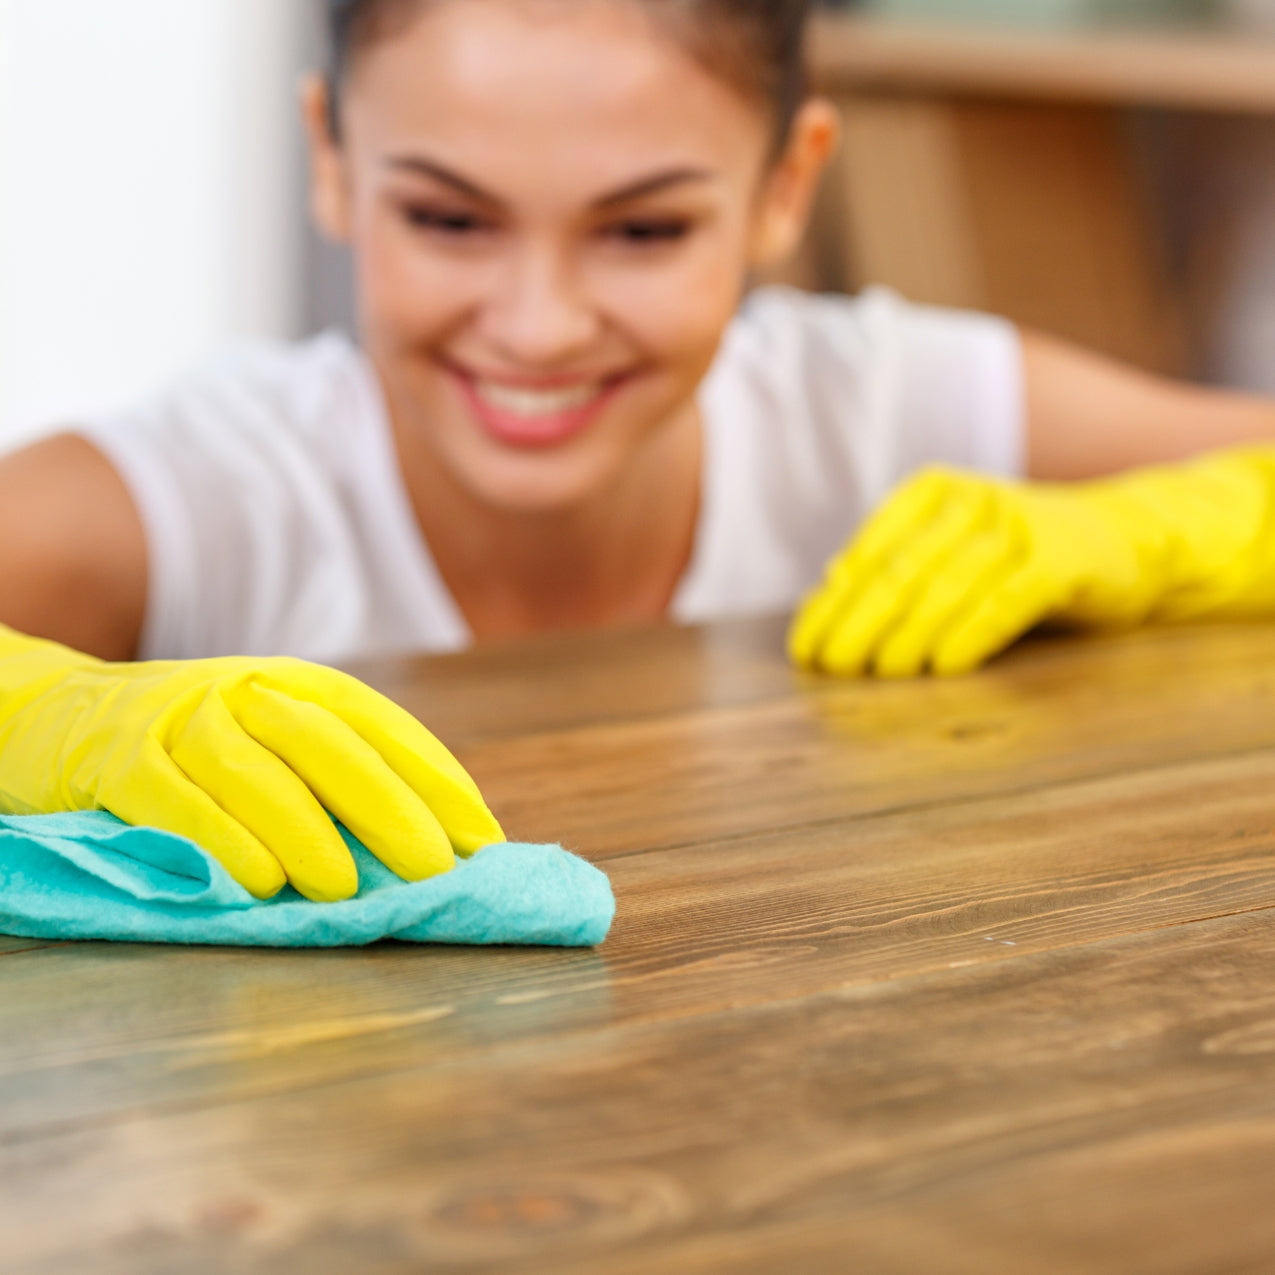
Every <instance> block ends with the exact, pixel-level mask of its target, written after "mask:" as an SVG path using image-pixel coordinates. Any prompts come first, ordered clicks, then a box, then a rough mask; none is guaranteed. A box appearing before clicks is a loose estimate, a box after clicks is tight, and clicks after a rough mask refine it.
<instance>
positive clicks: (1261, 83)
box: [811, 14, 1275, 115]
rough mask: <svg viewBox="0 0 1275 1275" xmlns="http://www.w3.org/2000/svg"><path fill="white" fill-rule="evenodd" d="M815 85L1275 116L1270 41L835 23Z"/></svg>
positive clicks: (1231, 32)
mask: <svg viewBox="0 0 1275 1275" xmlns="http://www.w3.org/2000/svg"><path fill="white" fill-rule="evenodd" d="M811 55H812V61H813V64H814V72H815V77H816V80H817V81H818V82H819V83H820V85H821V86H822V87H824V88H826V89H829V90H831V91H835V92H865V91H868V92H876V93H879V92H893V93H905V94H908V95H911V96H915V95H923V96H924V95H930V96H938V97H948V96H957V97H969V96H972V97H980V98H1010V99H1014V100H1023V101H1038V100H1039V101H1053V102H1067V103H1073V104H1079V105H1086V104H1088V105H1115V106H1143V107H1154V108H1168V109H1178V110H1192V111H1221V112H1231V113H1238V114H1256V115H1271V114H1275V31H1270V30H1265V31H1255V30H1251V29H1245V28H1243V27H1239V26H1233V27H1225V26H1221V25H1218V26H1215V27H1207V28H1203V29H1200V28H1186V29H1181V28H1179V29H1173V28H1168V29H1165V28H1161V27H1151V28H1144V29H1136V28H1135V29H1121V28H1111V27H1079V28H1076V29H1070V30H1068V29H1062V30H1058V29H1053V30H1050V29H1040V28H1031V27H1015V26H1004V25H1000V26H998V25H988V24H978V23H964V24H955V23H951V22H948V23H942V22H933V21H902V20H899V19H892V18H881V17H870V16H849V15H845V14H830V15H825V16H823V17H821V18H820V19H818V20H817V21H816V22H815V24H814V27H813V33H812V38H811Z"/></svg>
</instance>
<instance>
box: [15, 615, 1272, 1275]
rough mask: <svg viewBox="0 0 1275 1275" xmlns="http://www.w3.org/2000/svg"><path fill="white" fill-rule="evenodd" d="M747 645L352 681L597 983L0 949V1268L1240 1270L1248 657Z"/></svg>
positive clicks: (1070, 644) (486, 961)
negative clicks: (577, 858)
mask: <svg viewBox="0 0 1275 1275" xmlns="http://www.w3.org/2000/svg"><path fill="white" fill-rule="evenodd" d="M780 633H781V628H780V626H779V625H778V624H774V623H769V622H766V623H753V624H742V625H725V626H719V627H716V628H713V629H709V630H704V631H699V632H689V633H688V632H686V631H680V630H675V629H662V630H652V631H649V632H643V633H636V632H634V633H616V634H611V635H606V636H595V637H593V638H589V639H554V640H550V641H546V642H541V643H536V644H533V645H530V646H526V647H522V648H514V647H508V648H493V649H490V650H486V651H479V652H474V653H471V654H470V655H467V656H463V657H455V658H450V659H446V660H440V661H426V662H423V663H420V662H415V661H395V662H391V663H387V664H384V665H380V666H377V667H375V668H367V669H364V670H361V671H363V672H364V673H365V675H367V676H368V677H370V678H371V679H372V680H373V681H376V682H377V683H378V684H379V685H381V686H382V687H384V688H387V689H390V690H391V691H393V693H394V694H395V695H396V696H397V697H398V698H400V699H401V700H402V701H403V702H405V703H407V704H408V705H409V706H410V707H411V708H412V709H413V711H416V712H417V713H419V714H420V715H421V716H422V718H423V719H424V720H426V721H427V722H430V723H431V724H434V725H439V724H440V723H441V724H442V726H443V727H445V731H444V734H445V736H447V735H450V736H451V737H452V738H453V740H454V741H458V747H459V751H460V752H461V755H462V756H464V757H465V758H466V760H467V761H468V762H469V763H470V764H471V765H472V766H473V768H474V770H475V773H476V774H478V776H479V778H480V780H481V782H482V783H483V785H484V787H485V788H487V790H488V791H489V793H492V794H495V795H496V796H497V798H498V800H497V804H498V806H499V807H500V808H501V813H502V815H504V816H505V817H506V818H507V819H509V822H510V826H511V830H513V828H514V826H515V825H516V827H517V830H518V831H525V830H531V831H535V830H536V829H538V828H547V827H548V826H549V825H550V824H552V826H553V827H554V828H555V829H557V830H559V831H560V832H562V833H563V835H569V836H575V835H578V836H579V837H580V839H581V840H580V844H584V845H585V846H586V848H588V850H589V852H590V853H592V854H595V855H596V856H597V857H599V858H601V859H604V860H605V863H606V868H607V870H608V872H609V873H610V875H611V877H612V881H613V884H614V886H615V890H616V894H617V899H618V902H619V913H618V917H617V922H616V926H615V929H614V931H613V935H612V937H611V938H610V939H609V940H608V942H607V943H606V944H605V945H604V946H603V947H602V948H600V949H598V950H595V951H574V952H573V951H540V950H519V949H497V950H478V951H468V950H459V949H445V948H421V947H414V946H410V945H393V944H384V945H378V946H376V947H373V948H370V949H365V950H359V951H345V952H340V951H337V952H309V953H306V952H261V951H248V950H231V949H196V950H187V949H167V948H163V947H146V946H140V945H122V944H121V945H106V944H62V945H55V946H47V947H34V946H32V947H24V945H22V944H20V943H13V944H7V943H6V944H4V945H0V956H3V958H4V959H0V1237H2V1239H3V1244H0V1271H3V1272H6V1275H7V1272H10V1271H13V1272H21V1273H22V1275H35V1273H37V1272H38V1273H41V1275H44V1273H50V1275H51V1273H53V1272H59V1273H60V1272H64V1271H67V1270H74V1271H76V1272H87V1273H89V1275H98V1273H99V1272H125V1271H127V1272H130V1273H133V1272H155V1273H156V1275H158V1273H160V1272H163V1273H164V1275H168V1273H169V1272H172V1271H174V1270H180V1271H182V1272H193V1273H195V1275H198V1273H200V1272H223V1271H225V1272H230V1271H234V1272H241V1271H242V1272H254V1271H262V1272H264V1271H267V1270H280V1269H304V1270H306V1271H307V1272H315V1273H317V1275H324V1273H325V1272H338V1271H339V1272H346V1271H351V1270H357V1271H360V1272H369V1273H370V1275H380V1273H381V1272H398V1271H404V1272H406V1271H418V1270H421V1269H430V1270H450V1269H456V1270H466V1271H496V1270H499V1271H508V1270H545V1271H555V1272H557V1271H561V1272H565V1273H567V1275H571V1273H572V1272H585V1271H593V1270H599V1269H605V1270H606V1271H608V1272H612V1271H615V1272H639V1271H642V1272H645V1271H649V1270H652V1269H662V1270H667V1271H668V1272H670V1275H676V1273H678V1272H689V1271H703V1272H709V1271H713V1272H716V1271H734V1270H738V1271H757V1272H762V1271H767V1272H769V1271H775V1270H801V1271H821V1270H830V1271H841V1270H845V1269H863V1270H873V1271H900V1272H902V1271H915V1270H918V1269H923V1270H926V1271H937V1272H944V1271H952V1272H965V1271H969V1272H974V1271H979V1272H983V1271H988V1270H1002V1269H1024V1270H1032V1271H1036V1270H1040V1271H1042V1272H1046V1275H1051V1273H1053V1272H1065V1271H1066V1272H1070V1271H1086V1272H1088V1271H1094V1272H1099V1273H1105V1272H1111V1273H1112V1275H1116V1272H1122V1273H1123V1272H1126V1271H1127V1272H1142V1271H1146V1272H1152V1271H1156V1272H1159V1271H1182V1272H1187V1271H1192V1272H1194V1271H1199V1272H1213V1271H1218V1270H1253V1271H1261V1270H1266V1269H1271V1268H1272V1267H1275V1223H1272V1222H1271V1221H1270V1220H1269V1219H1270V1217H1271V1216H1275V1215H1272V1213H1271V1210H1270V1209H1269V1202H1268V1200H1267V1196H1268V1194H1269V1191H1268V1189H1267V1187H1268V1183H1269V1181H1270V1176H1271V1173H1272V1170H1275V1096H1273V1095H1275V1061H1273V1059H1275V1026H1273V1024H1275V976H1273V975H1272V973H1271V971H1272V969H1275V965H1273V963H1272V958H1273V957H1275V928H1273V927H1272V924H1271V922H1272V919H1275V801H1272V796H1271V794H1272V792H1275V717H1273V715H1272V713H1271V705H1272V701H1273V699H1275V668H1272V667H1271V659H1270V652H1271V651H1272V649H1273V645H1272V643H1273V639H1275V627H1272V626H1262V625H1253V626H1235V627H1227V628H1197V629H1186V628H1183V629H1164V630H1156V631H1148V632H1143V633H1138V634H1130V635H1126V636H1123V637H1119V638H1101V639H1097V638H1095V639H1088V640H1084V641H1080V640H1075V639H1051V640H1039V641H1034V642H1031V643H1027V644H1024V645H1023V646H1021V647H1020V648H1018V649H1017V650H1016V651H1014V652H1013V653H1012V654H1011V655H1010V657H1008V658H1007V659H1005V660H1004V661H1002V662H1000V663H998V664H997V665H996V666H995V667H994V668H992V669H990V670H988V671H986V672H984V673H982V674H979V675H976V676H973V677H970V678H965V679H960V680H957V681H951V682H933V681H922V682H915V683H899V684H885V683H870V682H864V683H845V682H832V681H827V680H824V679H817V678H809V677H805V676H802V675H798V674H795V673H793V672H792V671H791V670H789V669H787V668H786V666H785V665H784V663H783V659H782V654H781V649H780V647H779V644H778V638H779V636H780ZM469 709H472V714H468V713H467V710H469Z"/></svg>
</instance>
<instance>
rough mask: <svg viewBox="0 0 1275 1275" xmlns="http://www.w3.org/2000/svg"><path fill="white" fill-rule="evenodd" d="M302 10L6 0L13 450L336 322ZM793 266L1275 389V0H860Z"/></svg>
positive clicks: (312, 56) (827, 52) (828, 79)
mask: <svg viewBox="0 0 1275 1275" xmlns="http://www.w3.org/2000/svg"><path fill="white" fill-rule="evenodd" d="M322 13H323V6H322V5H321V4H320V3H319V0H179V2H174V0H111V2H110V3H104V0H0V444H6V443H11V442H12V441H14V440H16V439H19V438H21V437H24V436H27V435H30V434H32V433H35V432H37V431H39V430H41V429H45V428H49V427H50V426H52V425H54V424H56V423H57V422H58V421H66V420H68V419H70V418H72V417H74V415H75V414H76V413H77V412H80V411H85V410H89V409H93V410H101V409H103V408H107V407H110V406H113V405H115V404H119V403H126V402H128V401H129V400H131V399H135V398H136V397H137V396H139V395H142V394H145V393H146V392H147V391H148V390H150V389H153V388H154V387H156V386H157V385H159V384H161V383H162V382H163V381H164V380H165V379H167V378H168V377H170V376H172V375H173V374H174V373H176V372H178V371H180V370H181V369H182V368H183V367H186V366H188V365H189V364H191V363H193V362H197V361H198V360H200V359H202V358H204V357H206V356H207V355H208V354H210V353H212V352H213V351H214V350H216V349H217V348H219V347H221V346H224V345H226V344H227V343H230V342H233V341H237V340H241V339H245V338H247V339H252V338H260V337H278V338H289V337H294V336H299V335H302V334H304V333H307V332H310V331H314V330H316V329H318V328H320V327H323V326H326V325H328V324H331V323H342V324H346V325H348V324H349V323H350V302H349V286H348V268H347V263H346V262H345V261H344V260H343V258H342V256H341V254H340V253H339V252H338V251H336V250H334V249H330V248H328V247H326V246H324V245H321V244H319V243H318V242H317V240H316V239H315V237H314V236H313V235H312V234H311V233H310V232H309V230H308V228H307V222H306V210H305V199H304V164H303V156H302V148H301V137H300V130H299V128H298V126H297V124H296V85H297V79H298V76H299V74H300V73H301V71H302V70H303V69H304V68H305V67H307V66H311V65H316V64H317V63H318V61H319V59H320V58H321V56H322V39H321V30H320V27H321V17H322ZM811 52H812V57H813V61H814V67H815V75H816V79H817V81H818V84H819V86H820V87H821V88H822V89H823V90H824V91H826V92H828V93H830V94H831V95H832V96H833V97H834V98H835V99H836V100H837V102H838V104H839V105H840V107H841V109H842V112H843V115H844V117H845V123H846V135H845V142H844V144H843V146H842V148H841V151H840V154H839V155H838V157H837V161H836V163H835V165H834V166H833V170H832V172H831V173H830V175H829V178H828V180H827V182H826V183H825V187H824V191H823V195H822V198H821V204H820V208H819V210H818V215H817V218H816V224H815V226H814V228H813V230H812V234H811V236H810V238H809V240H808V242H807V243H806V244H805V245H804V246H803V249H802V251H801V252H800V254H799V255H798V256H797V257H796V258H795V259H794V260H793V261H792V262H790V263H789V264H788V265H787V266H786V267H785V269H784V271H783V272H782V276H783V277H784V278H785V279H787V280H789V281H791V282H795V283H798V284H800V285H802V286H809V287H816V288H825V289H827V288H834V289H845V290H854V289H857V288H859V287H861V286H863V285H864V284H865V283H870V282H883V283H889V284H892V285H893V286H895V287H897V288H898V289H900V291H902V292H904V293H905V294H907V295H908V296H910V297H912V298H914V299H916V300H920V301H929V302H934V303H939V304H946V305H957V306H967V307H973V308H978V309H986V310H992V311H996V312H998V313H1003V314H1007V315H1008V316H1010V317H1011V318H1013V319H1015V320H1018V321H1019V322H1023V323H1028V324H1032V325H1034V326H1037V327H1040V328H1044V329H1046V330H1049V331H1053V332H1056V333H1058V334H1060V335H1063V336H1067V337H1070V338H1072V339H1074V340H1077V341H1080V342H1082V343H1084V344H1086V345H1089V346H1092V347H1095V348H1098V349H1102V350H1107V351H1110V352H1111V353H1114V354H1117V355H1120V356H1121V357H1124V358H1127V359H1131V360H1133V361H1135V362H1138V363H1140V364H1142V365H1144V366H1147V367H1153V368H1158V369H1161V370H1164V371H1169V372H1174V373H1178V374H1182V375H1187V376H1192V377H1195V378H1198V379H1203V380H1210V381H1215V382H1220V383H1226V384H1231V385H1236V386H1242V387H1247V388H1250V389H1255V390H1261V391H1266V392H1269V393H1271V394H1275V357H1272V353H1275V0H862V2H861V3H858V4H839V5H831V4H830V5H828V6H826V7H825V9H824V11H823V12H822V13H821V15H820V17H819V20H818V22H817V23H816V26H815V29H814V31H813V38H812V49H811Z"/></svg>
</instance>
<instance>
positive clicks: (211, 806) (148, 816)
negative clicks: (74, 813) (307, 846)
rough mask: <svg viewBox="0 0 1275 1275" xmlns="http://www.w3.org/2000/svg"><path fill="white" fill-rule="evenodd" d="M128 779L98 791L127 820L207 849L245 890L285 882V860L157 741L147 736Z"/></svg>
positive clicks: (263, 891) (258, 891)
mask: <svg viewBox="0 0 1275 1275" xmlns="http://www.w3.org/2000/svg"><path fill="white" fill-rule="evenodd" d="M127 780H128V782H127V783H126V784H123V785H120V786H118V787H111V786H108V787H106V788H104V789H103V790H102V791H101V793H99V799H100V801H101V804H102V806H103V808H104V809H106V810H109V811H110V812H111V814H113V815H115V816H116V817H117V818H119V819H123V820H124V822H125V823H131V824H136V825H139V826H149V827H154V828H161V829H163V830H164V831H165V832H171V833H174V834H176V835H177V836H179V837H186V838H187V839H188V840H190V841H193V842H194V843H195V844H196V845H197V846H199V847H200V848H201V849H203V850H206V851H207V852H208V853H209V854H210V855H212V857H213V858H214V859H216V860H217V862H218V863H220V864H221V866H222V867H223V868H225V869H226V871H227V872H228V873H230V875H231V876H232V877H233V878H234V879H235V880H236V881H238V882H239V884H240V885H241V886H243V888H244V889H245V890H247V891H248V893H249V894H252V895H254V896H255V897H256V898H258V899H268V898H270V897H271V896H272V895H275V894H278V893H279V891H280V890H281V889H282V888H283V887H284V885H285V884H286V882H287V878H286V876H285V875H284V870H283V865H282V864H280V862H279V860H278V859H276V858H275V856H274V855H272V854H271V853H270V851H269V850H267V849H266V847H265V846H264V845H263V844H262V843H261V839H260V838H259V837H256V836H254V835H253V833H251V832H250V831H249V830H248V829H247V828H245V827H244V826H243V824H241V823H240V822H239V821H238V820H236V819H235V818H234V817H233V816H232V815H230V814H228V813H227V812H226V811H225V810H223V809H222V808H221V806H219V805H218V804H217V802H216V801H214V800H213V798H212V797H210V796H209V795H208V793H207V792H205V791H204V789H203V788H201V787H200V786H198V785H197V784H195V783H193V782H192V781H191V780H190V778H189V777H188V776H187V775H185V774H184V773H183V772H182V770H181V769H180V767H178V765H177V764H176V763H175V762H174V761H173V759H172V758H171V757H170V756H169V755H168V754H167V753H166V752H165V751H164V749H163V748H162V747H161V746H160V744H159V743H158V741H156V740H154V739H149V738H148V739H147V741H146V743H145V744H144V745H143V746H142V748H141V750H140V751H139V752H138V755H137V757H136V760H135V762H134V765H133V767H132V768H131V769H130V771H129V774H128V776H127Z"/></svg>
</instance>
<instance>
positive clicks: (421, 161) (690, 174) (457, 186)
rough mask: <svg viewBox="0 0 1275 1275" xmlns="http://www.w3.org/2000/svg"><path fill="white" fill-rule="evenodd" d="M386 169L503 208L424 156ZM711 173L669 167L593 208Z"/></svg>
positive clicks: (395, 159) (395, 158)
mask: <svg viewBox="0 0 1275 1275" xmlns="http://www.w3.org/2000/svg"><path fill="white" fill-rule="evenodd" d="M385 166H386V167H387V168H393V169H397V170H399V171H405V172H410V173H417V174H419V175H421V176H423V177H432V178H433V179H434V180H435V181H437V182H442V184H443V185H444V186H450V187H451V188H452V189H453V190H456V191H459V192H460V193H461V194H462V195H468V196H469V197H470V198H471V199H478V200H481V201H482V202H483V203H486V204H494V205H497V206H503V204H504V200H502V199H500V198H499V197H498V196H496V195H493V194H492V193H491V192H490V191H488V190H484V189H483V188H482V187H481V186H480V185H478V183H477V182H472V181H470V180H469V178H467V177H462V176H461V175H460V173H457V172H453V171H452V170H451V169H450V168H447V167H445V166H444V165H442V164H439V163H436V162H435V161H434V160H432V159H426V158H425V157H424V156H423V155H392V156H390V158H389V159H387V160H386V161H385ZM712 178H713V174H712V173H711V172H710V171H709V170H708V169H707V168H689V167H688V168H670V169H668V170H666V171H664V172H658V173H652V174H651V175H650V176H648V177H640V178H638V180H637V181H633V182H629V183H628V184H627V185H625V186H621V187H620V189H619V190H613V191H608V192H607V194H605V195H602V196H600V197H599V198H597V199H595V200H594V201H593V207H594V208H603V209H605V208H610V207H612V206H614V205H615V204H623V203H627V202H628V201H629V200H631V199H641V198H642V197H643V196H645V195H654V194H656V193H657V192H659V191H662V190H666V189H668V187H670V186H680V185H683V184H684V183H687V182H705V181H711V180H712Z"/></svg>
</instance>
